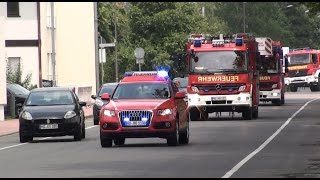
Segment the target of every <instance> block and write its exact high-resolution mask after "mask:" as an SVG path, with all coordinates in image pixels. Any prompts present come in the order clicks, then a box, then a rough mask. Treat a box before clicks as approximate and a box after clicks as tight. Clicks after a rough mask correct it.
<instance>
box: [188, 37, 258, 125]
mask: <svg viewBox="0 0 320 180" xmlns="http://www.w3.org/2000/svg"><path fill="white" fill-rule="evenodd" d="M187 54H188V55H187V64H188V71H189V82H188V87H187V92H188V109H189V118H190V120H206V119H208V113H212V112H216V114H217V115H218V114H221V113H220V112H231V113H229V114H232V116H233V115H234V112H239V113H242V117H243V119H247V120H250V119H252V118H258V105H259V89H258V81H259V73H258V70H257V65H258V63H257V61H258V59H259V58H260V54H259V52H258V43H257V42H256V40H255V38H254V37H253V36H251V35H250V34H247V33H242V34H235V35H233V36H223V35H222V34H220V35H219V36H211V35H204V34H192V35H190V38H189V41H188V43H187Z"/></svg>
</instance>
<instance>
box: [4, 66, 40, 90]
mask: <svg viewBox="0 0 320 180" xmlns="http://www.w3.org/2000/svg"><path fill="white" fill-rule="evenodd" d="M31 76H32V74H31V73H28V74H27V76H26V77H25V78H24V80H22V69H21V65H20V64H19V65H18V67H17V69H16V70H13V69H11V67H10V66H9V65H8V64H7V82H8V83H15V84H19V85H21V86H23V87H24V88H26V89H28V90H31V89H34V88H37V85H36V84H31Z"/></svg>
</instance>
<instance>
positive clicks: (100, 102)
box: [94, 99, 103, 107]
mask: <svg viewBox="0 0 320 180" xmlns="http://www.w3.org/2000/svg"><path fill="white" fill-rule="evenodd" d="M94 104H96V105H97V106H100V107H101V106H103V102H102V101H101V100H100V99H96V101H95V102H94Z"/></svg>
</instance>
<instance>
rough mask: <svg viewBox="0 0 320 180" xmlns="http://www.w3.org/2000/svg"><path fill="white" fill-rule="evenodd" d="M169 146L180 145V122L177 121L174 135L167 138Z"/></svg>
mask: <svg viewBox="0 0 320 180" xmlns="http://www.w3.org/2000/svg"><path fill="white" fill-rule="evenodd" d="M167 144H168V146H177V145H179V122H178V120H176V129H175V131H174V133H173V134H172V135H171V136H170V137H168V138H167Z"/></svg>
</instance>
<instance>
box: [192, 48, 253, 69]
mask: <svg viewBox="0 0 320 180" xmlns="http://www.w3.org/2000/svg"><path fill="white" fill-rule="evenodd" d="M194 55H195V56H194V57H197V58H191V63H190V72H192V73H197V74H210V73H217V72H233V73H237V72H245V71H247V70H248V62H249V58H248V54H247V53H246V52H244V51H214V52H213V51H211V52H195V54H194Z"/></svg>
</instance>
